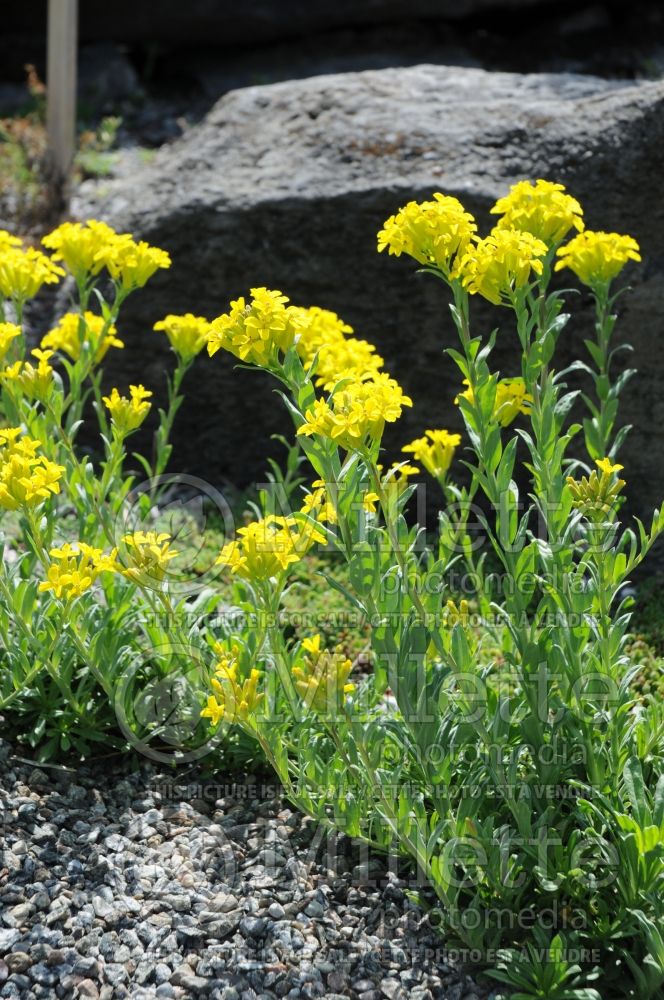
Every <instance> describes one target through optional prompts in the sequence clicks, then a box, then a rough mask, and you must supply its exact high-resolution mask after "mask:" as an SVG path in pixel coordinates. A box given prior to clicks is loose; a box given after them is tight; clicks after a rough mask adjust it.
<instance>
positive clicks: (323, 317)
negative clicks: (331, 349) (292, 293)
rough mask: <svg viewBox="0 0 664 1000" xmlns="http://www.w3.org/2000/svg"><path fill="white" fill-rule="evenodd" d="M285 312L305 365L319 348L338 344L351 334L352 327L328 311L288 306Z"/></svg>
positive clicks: (312, 307)
mask: <svg viewBox="0 0 664 1000" xmlns="http://www.w3.org/2000/svg"><path fill="white" fill-rule="evenodd" d="M286 312H287V314H288V319H289V321H290V323H291V325H292V326H293V329H294V331H295V345H296V347H297V352H298V354H299V355H300V357H301V358H302V360H303V361H304V363H305V364H310V363H311V362H312V361H313V359H314V357H315V355H316V353H317V352H318V351H320V349H321V348H323V347H327V346H329V344H330V343H340V342H342V341H344V340H345V339H346V336H347V335H348V334H352V333H353V328H352V326H349V325H348V323H344V321H343V320H342V319H340V318H339V316H337V314H336V313H335V312H332V311H331V310H330V309H320V308H319V307H318V306H311V307H310V308H308V309H306V308H304V307H303V306H288V307H287V310H286Z"/></svg>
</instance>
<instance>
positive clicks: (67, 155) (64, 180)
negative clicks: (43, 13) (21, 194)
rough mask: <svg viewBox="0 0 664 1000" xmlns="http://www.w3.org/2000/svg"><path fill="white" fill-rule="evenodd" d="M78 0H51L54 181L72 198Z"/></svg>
mask: <svg viewBox="0 0 664 1000" xmlns="http://www.w3.org/2000/svg"><path fill="white" fill-rule="evenodd" d="M77 36H78V0H48V52H47V60H46V85H47V128H48V142H49V152H50V159H51V166H52V169H53V175H54V176H53V181H54V184H55V186H56V189H57V190H58V192H59V194H60V196H61V197H62V199H63V201H64V202H65V203H66V202H67V200H68V188H69V180H70V175H71V167H72V163H73V160H74V151H75V143H76V55H77V43H78V37H77Z"/></svg>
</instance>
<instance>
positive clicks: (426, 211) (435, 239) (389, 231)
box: [378, 193, 477, 275]
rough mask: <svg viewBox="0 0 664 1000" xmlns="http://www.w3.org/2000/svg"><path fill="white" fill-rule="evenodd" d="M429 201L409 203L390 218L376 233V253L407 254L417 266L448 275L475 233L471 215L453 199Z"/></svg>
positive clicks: (443, 197)
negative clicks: (437, 269)
mask: <svg viewBox="0 0 664 1000" xmlns="http://www.w3.org/2000/svg"><path fill="white" fill-rule="evenodd" d="M433 198H434V200H433V201H423V202H420V203H418V202H416V201H411V202H409V203H408V204H407V205H406V206H405V207H404V208H401V209H400V210H399V211H398V212H397V214H396V215H392V216H391V217H390V218H389V219H388V220H387V222H386V223H385V225H384V227H383V229H381V231H380V232H379V233H378V251H379V253H380V252H381V251H382V250H385V248H387V250H388V252H389V253H390V254H394V255H395V256H396V257H399V256H400V255H401V254H402V253H407V254H409V255H410V256H411V257H414V258H415V260H416V261H419V263H420V264H425V265H431V266H433V267H437V268H439V269H440V270H441V271H442V272H443V274H445V275H449V274H450V271H451V269H452V265H453V263H454V259H455V257H456V256H457V255H463V254H464V253H465V251H466V249H467V247H468V245H469V243H470V241H471V240H472V238H473V236H474V234H475V233H476V232H477V225H476V223H475V220H474V219H473V217H472V215H469V214H468V212H466V211H465V209H464V207H463V205H462V204H461V202H460V201H457V199H456V198H451V197H448V196H446V195H443V194H440V193H436V194H434V196H433Z"/></svg>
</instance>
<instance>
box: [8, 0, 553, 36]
mask: <svg viewBox="0 0 664 1000" xmlns="http://www.w3.org/2000/svg"><path fill="white" fill-rule="evenodd" d="M547 5H548V6H554V5H553V4H552V2H551V0H315V2H312V0H251V2H250V3H245V4H240V3H238V2H237V0H189V2H188V3H186V4H183V3H182V2H181V0H159V3H158V4H155V3H135V2H131V0H113V3H108V2H106V0H104V2H102V0H83V2H82V3H81V5H80V17H81V38H82V39H83V40H84V41H99V40H100V39H101V40H103V41H106V40H108V39H109V38H111V39H113V40H115V41H123V42H135V41H145V40H150V41H162V42H169V43H171V42H177V43H178V44H188V43H202V44H206V45H207V44H212V43H220V44H222V45H232V44H237V43H245V44H255V43H256V42H264V41H274V40H275V39H281V38H293V37H297V36H301V35H306V34H307V33H309V32H311V31H325V30H328V29H331V28H337V27H339V26H342V25H344V26H345V25H362V24H390V23H393V22H395V21H403V20H408V19H418V18H422V19H432V20H433V19H440V18H445V19H450V20H458V19H461V18H465V17H469V16H473V15H477V14H482V13H484V12H486V11H492V10H497V9H498V10H501V9H502V10H509V9H515V8H518V7H524V8H532V7H535V6H540V7H546V6H547ZM5 6H6V7H7V11H6V12H5V11H3V30H5V31H7V32H22V33H32V32H36V31H39V23H40V22H42V21H45V18H46V0H41V2H36V0H32V2H31V3H28V4H23V5H5Z"/></svg>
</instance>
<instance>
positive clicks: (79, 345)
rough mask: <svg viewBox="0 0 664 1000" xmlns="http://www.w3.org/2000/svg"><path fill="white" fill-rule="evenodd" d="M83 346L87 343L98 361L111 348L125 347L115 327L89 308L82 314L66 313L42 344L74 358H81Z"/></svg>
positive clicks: (76, 359) (96, 362)
mask: <svg viewBox="0 0 664 1000" xmlns="http://www.w3.org/2000/svg"><path fill="white" fill-rule="evenodd" d="M84 345H88V347H89V349H90V350H91V351H93V352H94V353H93V357H94V361H95V364H99V363H100V361H103V359H104V358H105V357H106V354H107V353H108V351H109V349H110V348H111V347H118V348H122V347H124V346H125V345H124V343H123V341H121V340H120V339H119V338H118V336H117V330H116V328H115V327H114V326H107V325H106V321H105V320H104V318H103V317H102V316H97V315H96V314H95V313H92V312H89V311H86V312H85V313H83V315H82V316H81V314H80V313H65V315H64V316H63V317H62V319H61V320H60V322H59V323H58V325H57V326H55V327H53V329H52V330H50V331H49V332H48V333H47V334H46V335H45V336H44V337H42V342H41V346H42V347H45V348H50V349H51V350H53V351H62V352H63V353H64V354H68V355H69V357H70V358H72V360H74V361H78V359H79V358H80V356H81V352H82V351H83V346H84Z"/></svg>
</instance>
